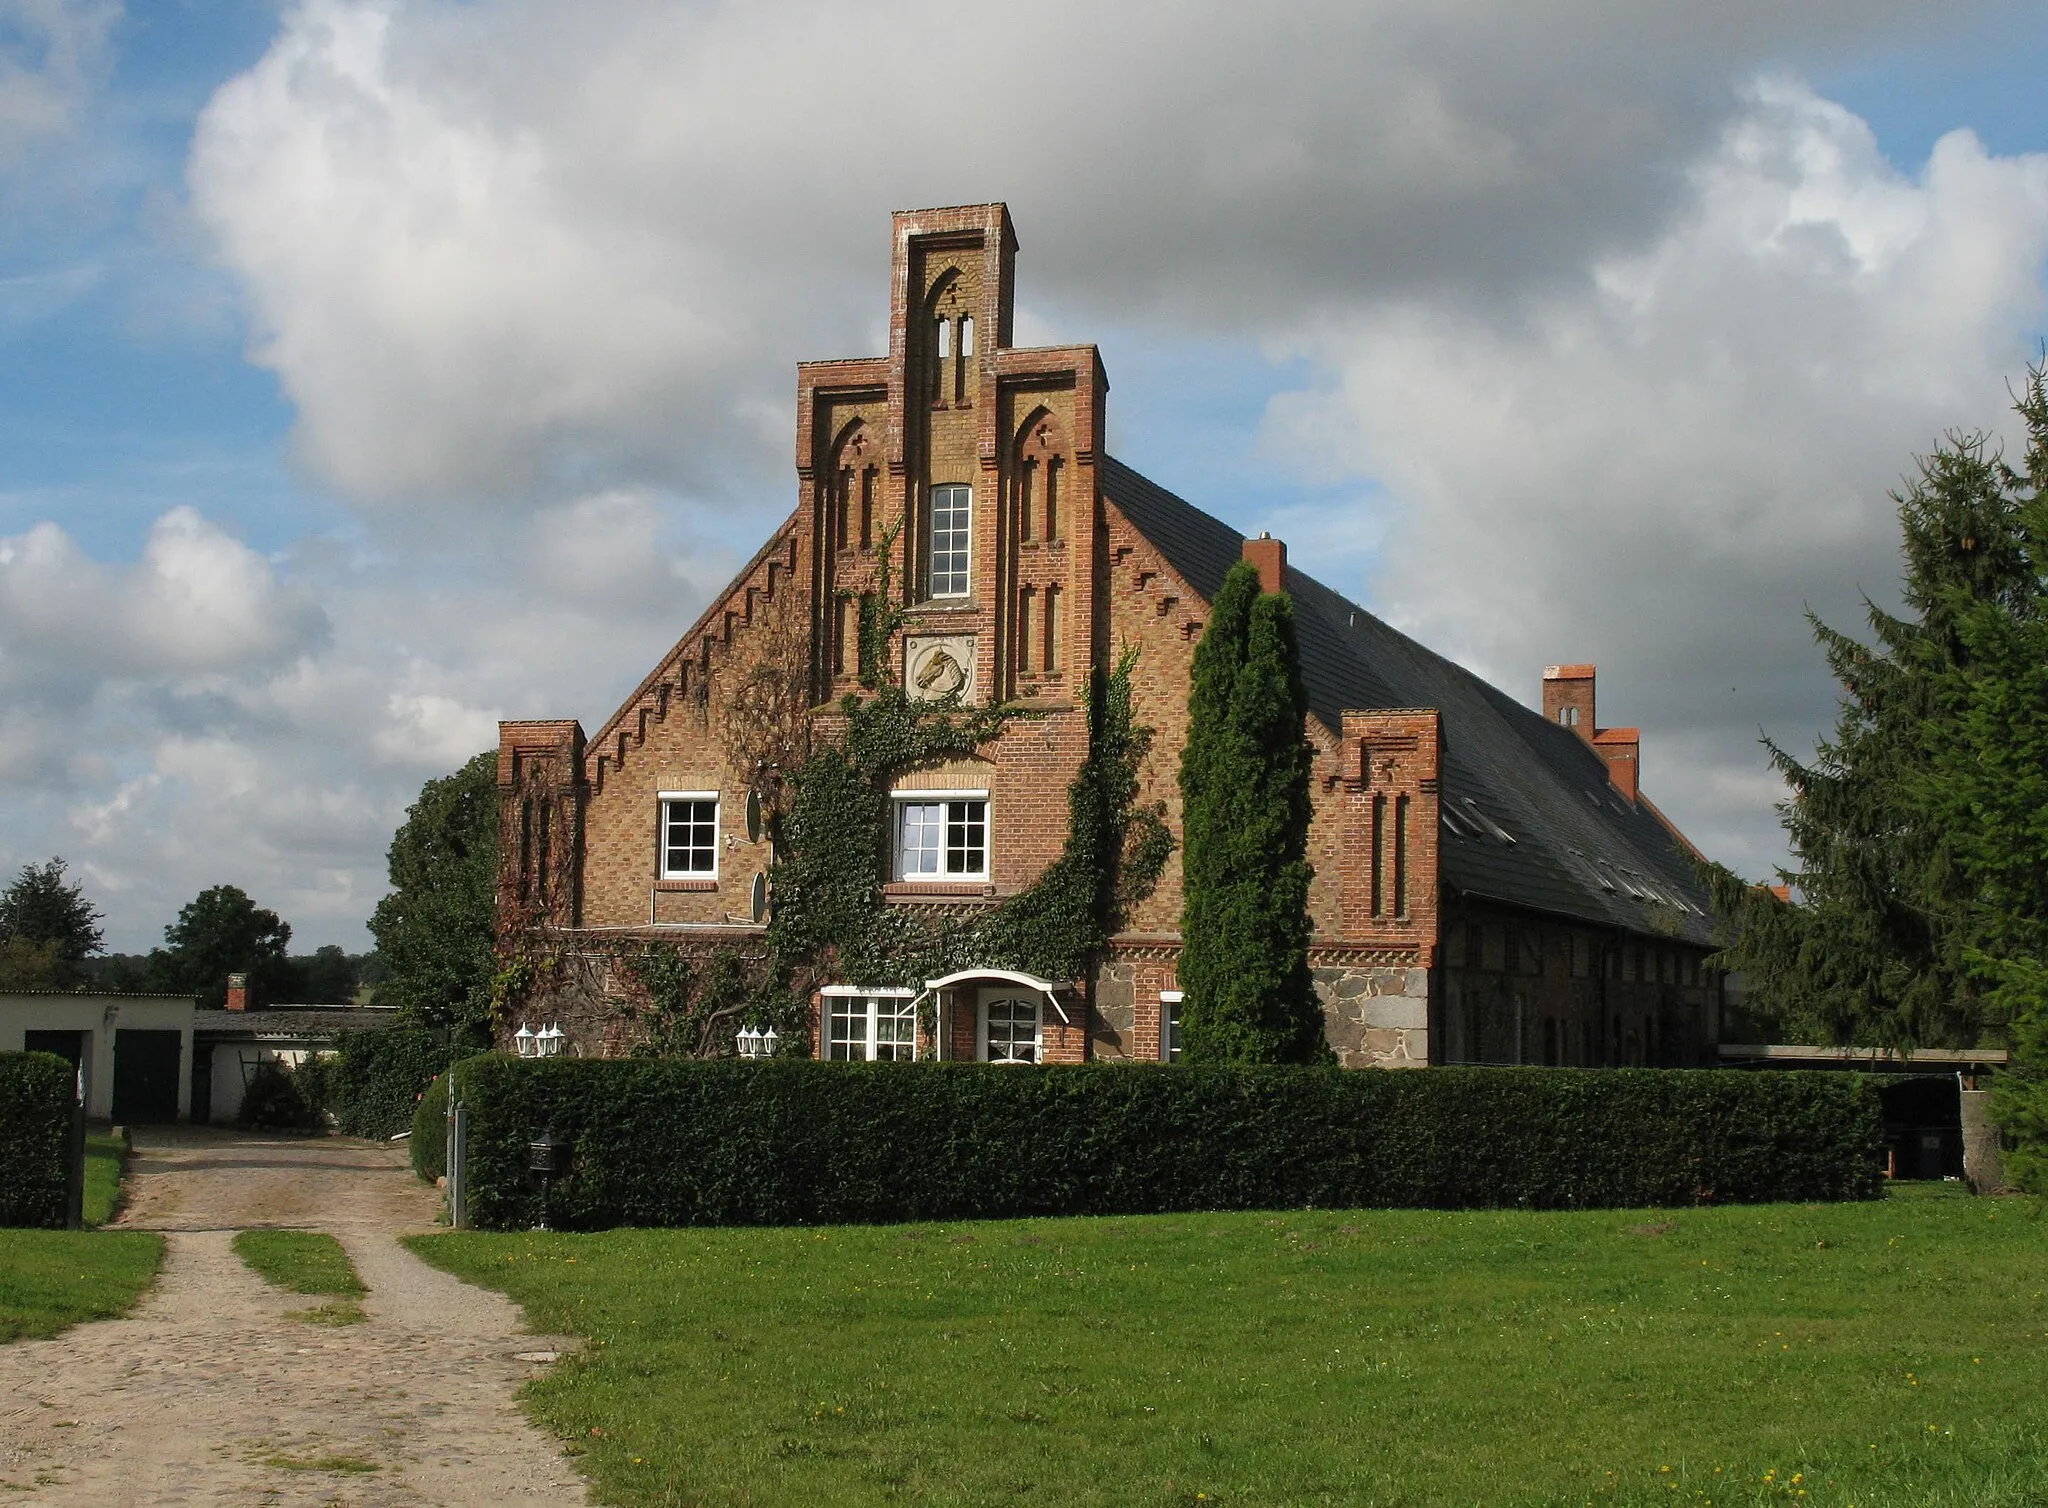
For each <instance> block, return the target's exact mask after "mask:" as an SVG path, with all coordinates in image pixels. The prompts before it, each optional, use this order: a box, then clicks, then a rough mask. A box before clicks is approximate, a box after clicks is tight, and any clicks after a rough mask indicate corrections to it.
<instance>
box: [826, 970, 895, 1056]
mask: <svg viewBox="0 0 2048 1508" xmlns="http://www.w3.org/2000/svg"><path fill="white" fill-rule="evenodd" d="M824 995H825V1056H826V1057H827V1058H830V1059H835V1060H837V1061H839V1062H854V1063H908V1062H911V1061H913V1060H914V1059H915V1058H916V1057H917V999H916V996H915V995H913V994H912V992H911V991H909V990H898V989H863V988H861V987H860V986H858V985H849V984H834V985H827V986H826V987H825V990H824Z"/></svg>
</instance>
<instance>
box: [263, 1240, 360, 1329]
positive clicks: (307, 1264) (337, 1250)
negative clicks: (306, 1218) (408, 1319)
mask: <svg viewBox="0 0 2048 1508" xmlns="http://www.w3.org/2000/svg"><path fill="white" fill-rule="evenodd" d="M235 1255H236V1256H238V1257H240V1258H241V1259H242V1261H243V1262H244V1263H246V1264H247V1265H248V1266H249V1268H250V1269H251V1270H252V1271H254V1272H255V1273H256V1274H257V1275H258V1276H260V1277H261V1278H263V1279H264V1281H265V1282H268V1283H270V1284H271V1285H273V1286H274V1287H278V1288H282V1289H285V1290H286V1291H287V1292H290V1293H309V1294H316V1295H321V1296H328V1297H329V1302H327V1303H325V1304H319V1305H316V1306H314V1307H313V1308H311V1309H295V1310H293V1311H291V1313H290V1314H288V1315H287V1316H286V1317H287V1318H288V1319H295V1320H300V1321H302V1322H304V1323H306V1324H309V1325H357V1324H361V1323H362V1321H363V1319H364V1314H363V1306H362V1305H361V1304H360V1303H358V1302H357V1301H358V1300H359V1299H361V1298H362V1296H363V1295H364V1294H365V1293H367V1292H368V1291H369V1290H368V1289H366V1288H365V1287H364V1286H363V1280H362V1279H361V1278H359V1277H357V1276H356V1269H355V1266H354V1264H353V1263H351V1262H350V1261H349V1259H348V1253H347V1252H346V1251H344V1250H342V1246H341V1243H340V1242H339V1241H337V1240H335V1239H334V1237H332V1236H329V1235H326V1234H324V1233H322V1232H320V1231H309V1230H245V1231H238V1232H237V1233H236V1235H235Z"/></svg>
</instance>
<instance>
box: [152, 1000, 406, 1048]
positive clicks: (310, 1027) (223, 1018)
mask: <svg viewBox="0 0 2048 1508" xmlns="http://www.w3.org/2000/svg"><path fill="white" fill-rule="evenodd" d="M397 1020H398V1012H396V1011H394V1010H388V1009H377V1008H374V1007H368V1006H346V1005H298V1006H292V1005H282V1006H272V1007H270V1008H268V1009H266V1010H260V1011H219V1010H202V1011H194V1012H193V1013H192V1030H193V1031H194V1032H196V1033H198V1034H200V1035H201V1036H209V1037H251V1036H254V1037H290V1038H296V1039H306V1040H316V1039H321V1038H326V1037H332V1036H334V1035H336V1034H337V1033H340V1032H360V1031H382V1030H383V1029H384V1028H385V1027H388V1026H391V1025H394V1024H395V1023H396V1022H397Z"/></svg>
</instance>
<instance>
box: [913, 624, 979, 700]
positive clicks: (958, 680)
mask: <svg viewBox="0 0 2048 1508" xmlns="http://www.w3.org/2000/svg"><path fill="white" fill-rule="evenodd" d="M903 690H904V694H905V695H907V696H908V697H909V698H910V699H911V700H912V701H913V702H936V701H939V700H941V699H943V698H945V697H948V696H951V695H953V694H954V693H955V692H958V693H959V696H960V700H961V701H963V702H971V701H973V700H974V699H975V686H974V635H973V634H946V635H943V636H937V637H933V638H906V639H905V640H904V641H903Z"/></svg>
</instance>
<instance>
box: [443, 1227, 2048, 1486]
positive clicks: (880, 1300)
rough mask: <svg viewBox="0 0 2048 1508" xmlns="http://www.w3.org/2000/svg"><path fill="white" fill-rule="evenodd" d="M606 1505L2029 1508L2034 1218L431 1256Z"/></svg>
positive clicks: (2037, 1305) (564, 1249)
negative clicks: (548, 1353)
mask: <svg viewBox="0 0 2048 1508" xmlns="http://www.w3.org/2000/svg"><path fill="white" fill-rule="evenodd" d="M411 1244H412V1246H413V1248H414V1250H416V1251H418V1252H420V1253H421V1254H422V1255H423V1256H425V1257H426V1258H427V1259H428V1260H429V1261H432V1262H435V1263H437V1264H438V1265H440V1266H443V1267H445V1268H447V1269H449V1270H450V1271H453V1272H456V1273H458V1274H460V1275H461V1276H463V1277H465V1278H469V1279H471V1280H473V1281H476V1282H479V1283H483V1284H486V1285H488V1286H491V1287H495V1288H500V1289H503V1290H504V1291H506V1292H507V1293H509V1294H510V1295H511V1296H512V1297H514V1298H515V1299H517V1300H518V1301H519V1302H520V1303H521V1304H523V1305H524V1306H525V1307H526V1312H527V1317H528V1320H529V1322H530V1324H531V1325H532V1326H533V1327H534V1328H535V1329H536V1330H540V1331H573V1332H578V1333H581V1334H584V1335H587V1336H589V1337H590V1338H591V1344H590V1347H589V1349H588V1352H587V1355H586V1356H585V1357H583V1358H580V1359H575V1360H570V1361H565V1362H564V1363H563V1364H562V1366H561V1368H560V1370H559V1371H558V1372H557V1373H556V1374H555V1375H553V1376H551V1377H549V1378H547V1379H545V1380H543V1381H541V1382H539V1383H537V1384H535V1385H534V1387H533V1390H532V1393H531V1395H530V1403H531V1406H532V1408H533V1409H534V1410H535V1412H536V1413H537V1415H538V1416H539V1417H540V1418H541V1419H542V1420H543V1421H545V1422H546V1423H547V1424H549V1425H551V1426H552V1427H554V1428H555V1429H556V1430H557V1431H559V1432H560V1433H561V1434H562V1435H563V1436H565V1437H566V1438H568V1439H569V1440H571V1441H573V1442H575V1448H578V1449H580V1450H582V1451H583V1452H585V1453H587V1458H588V1460H587V1464H588V1466H589V1467H590V1468H591V1469H592V1470H593V1471H594V1473H595V1475H596V1478H597V1481H598V1483H599V1485H600V1489H601V1491H602V1492H604V1493H606V1494H608V1495H609V1496H608V1497H607V1499H606V1500H607V1501H617V1502H622V1503H633V1504H643V1503H644V1504H657V1503H670V1502H688V1503H693V1504H694V1503H701V1504H738V1503H748V1504H785V1503H786V1504H805V1503H819V1502H832V1503H845V1504H856V1503H881V1502H905V1501H909V1502H931V1503H998V1502H1003V1503H1015V1502H1040V1503H1048V1504H1051V1503H1057V1504H1060V1505H1063V1508H1064V1505H1069V1504H1111V1503H1114V1504H1130V1503H1136V1504H1184V1503H1204V1502H1206V1503H1220V1504H1229V1503H1243V1504H1251V1503H1258V1504H1294V1503H1300V1504H1307V1503H1343V1504H1368V1503H1380V1504H1391V1503H1415V1504H1422V1503H1489V1504H1491V1503H1574V1504H1577V1503H1587V1502H1599V1503H1610V1502H1632V1503H1648V1502H1659V1503H1716V1504H1731V1503H1743V1504H1749V1503H1761V1502H1771V1503H1808V1504H1842V1505H1848V1504H1857V1505H1863V1508H1879V1505H1888V1504H1889V1505H1901V1508H1904V1505H1912V1508H1927V1505H1947V1504H1953V1505H1955V1508H1962V1505H1965V1504H1968V1505H1972V1508H1984V1505H2017V1504H2022V1503H2025V1504H2040V1503H2042V1502H2043V1501H2044V1496H2043V1494H2044V1491H2048V1293H2044V1290H2048V1260H2044V1257H2048V1221H2044V1219H2043V1208H2042V1205H2041V1203H2040V1202H2038V1201H2034V1200H1996V1201H1994V1200H1972V1199H1969V1198H1968V1197H1966V1196H1961V1195H1959V1194H1956V1193H1954V1192H1953V1191H1951V1190H1944V1189H1942V1188H1940V1187H1939V1186H1937V1187H1935V1188H1932V1189H1906V1188H1901V1189H1900V1190H1898V1191H1897V1192H1896V1193H1895V1194H1894V1196H1893V1197H1892V1198H1890V1199H1887V1200H1885V1201H1883V1202H1881V1203H1876V1204H1860V1205H1830V1206H1796V1205H1768V1206H1753V1207H1742V1208H1716V1209H1701V1210H1687V1211H1678V1212H1673V1211H1644V1212H1638V1213H1627V1212H1614V1211H1598V1212H1573V1213H1540V1214H1532V1213H1519V1212H1483V1213H1480V1212H1459V1213H1438V1212H1423V1211H1393V1212H1389V1211H1368V1212H1357V1213H1345V1212H1329V1213H1323V1212H1314V1213H1306V1214H1287V1215H1259V1214H1230V1215H1173V1216H1151V1217H1140V1218H1123V1219H1093V1220H1071V1221H1059V1220H1032V1221H1017V1222H1005V1223H981V1224H962V1225H950V1224H949V1225H925V1226H914V1227H905V1226H888V1227H834V1228H827V1229H744V1230H688V1231H626V1230H621V1231H613V1232H608V1233H605V1234H601V1235H583V1236H570V1235H475V1234H468V1233H462V1234H447V1235H437V1236H427V1237H422V1238H417V1239H415V1240H414V1241H413V1242H412V1243H411Z"/></svg>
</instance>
